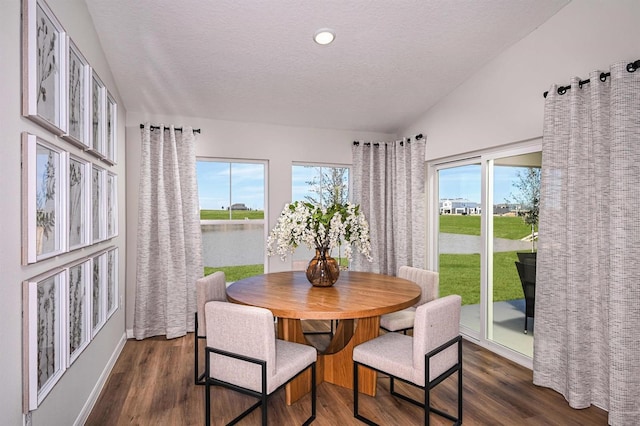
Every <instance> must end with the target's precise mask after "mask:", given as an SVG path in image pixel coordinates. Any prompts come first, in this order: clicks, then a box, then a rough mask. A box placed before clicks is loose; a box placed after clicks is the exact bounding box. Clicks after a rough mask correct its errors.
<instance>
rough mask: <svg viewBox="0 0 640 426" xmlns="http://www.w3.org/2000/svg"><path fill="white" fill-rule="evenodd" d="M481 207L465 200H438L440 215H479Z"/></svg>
mask: <svg viewBox="0 0 640 426" xmlns="http://www.w3.org/2000/svg"><path fill="white" fill-rule="evenodd" d="M480 213H482V205H481V204H480V203H476V202H475V201H469V200H467V199H465V198H443V199H441V200H440V214H463V215H464V214H480Z"/></svg>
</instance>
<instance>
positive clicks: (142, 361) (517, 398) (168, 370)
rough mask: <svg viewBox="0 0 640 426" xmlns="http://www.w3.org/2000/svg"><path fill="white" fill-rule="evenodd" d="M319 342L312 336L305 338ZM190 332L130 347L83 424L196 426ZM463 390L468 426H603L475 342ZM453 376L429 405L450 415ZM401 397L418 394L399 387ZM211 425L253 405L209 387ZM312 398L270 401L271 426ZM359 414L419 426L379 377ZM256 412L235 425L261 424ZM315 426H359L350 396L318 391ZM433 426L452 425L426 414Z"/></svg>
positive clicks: (301, 415) (467, 349) (199, 410)
mask: <svg viewBox="0 0 640 426" xmlns="http://www.w3.org/2000/svg"><path fill="white" fill-rule="evenodd" d="M311 338H313V339H322V338H323V336H312V337H310V339H311ZM193 339H194V336H193V333H190V334H189V335H187V336H186V337H182V338H179V339H173V340H166V339H165V338H164V337H158V338H151V339H146V340H143V341H135V340H129V341H127V342H126V344H125V346H124V349H123V350H122V353H121V355H120V357H119V359H118V361H117V362H116V364H115V366H114V368H113V370H112V372H111V375H110V376H109V379H108V381H107V383H106V385H105V387H104V389H103V391H102V393H101V395H100V397H99V399H98V401H97V402H96V405H95V407H94V408H93V411H92V412H91V414H90V416H89V418H88V419H87V423H86V424H88V425H201V424H204V387H203V386H196V385H194V384H193ZM463 347H464V349H463V385H464V414H463V420H464V424H466V425H576V426H578V425H580V426H584V425H606V424H607V413H606V412H605V411H603V410H601V409H598V408H596V407H591V408H588V409H584V410H574V409H572V408H570V407H569V405H568V404H567V402H566V401H565V400H564V398H563V397H562V396H561V395H560V394H558V393H556V392H554V391H552V390H550V389H546V388H540V387H537V386H534V385H533V384H532V372H531V371H530V370H528V369H526V368H523V367H521V366H519V365H517V364H515V363H512V362H510V361H508V360H506V359H504V358H502V357H499V356H497V355H495V354H493V353H491V352H489V351H487V350H485V349H483V348H481V347H479V346H477V345H475V344H473V343H470V342H467V341H465V342H464V346H463ZM455 386H456V376H455V375H454V376H452V377H450V378H448V379H446V380H445V381H444V382H443V383H441V384H440V385H438V386H437V387H436V388H435V389H434V390H433V391H432V393H431V395H432V405H433V406H435V407H438V408H441V409H444V410H445V411H449V412H452V413H453V414H455V410H456V396H455ZM397 388H399V390H400V391H401V392H405V393H406V394H408V395H410V396H412V397H414V398H418V399H420V398H421V395H420V392H419V391H417V390H416V389H415V388H412V387H410V386H408V385H404V384H399V385H397ZM211 395H212V397H211V400H212V424H214V425H220V424H225V423H226V422H228V421H230V420H231V419H232V418H233V417H234V416H235V415H237V414H239V413H240V412H241V411H243V410H244V408H246V407H248V406H249V405H251V403H252V402H253V401H255V400H254V399H253V398H250V397H248V396H244V395H240V394H238V393H236V392H233V391H229V390H226V389H222V388H219V387H214V388H212V392H211ZM309 401H310V397H309V396H306V397H304V398H303V399H301V400H300V401H298V402H297V403H295V404H293V405H291V406H287V405H286V404H285V402H284V390H279V391H278V392H276V393H275V394H274V395H273V396H272V397H271V398H270V400H269V405H268V411H269V424H272V425H278V426H280V425H298V424H301V423H302V421H304V419H306V418H307V417H308V415H309V410H310V403H309ZM360 401H361V402H360V404H361V412H362V413H363V414H365V415H366V416H367V417H370V418H372V419H373V420H375V421H377V422H379V423H380V424H383V425H415V424H423V422H424V421H423V414H422V412H421V410H420V409H419V408H418V407H415V406H413V405H412V404H409V403H406V402H404V401H402V400H399V399H398V398H395V397H392V396H391V395H390V394H389V379H388V378H385V377H379V379H378V388H377V396H376V397H375V398H371V397H369V396H365V395H361V397H360ZM259 416H260V409H258V410H256V411H255V412H254V413H252V414H251V415H250V416H249V417H247V418H246V419H244V420H243V421H242V422H241V424H246V425H254V424H259V423H260V417H259ZM313 424H314V425H319V426H321V425H327V426H334V425H341V426H346V425H358V424H362V423H360V422H359V421H357V420H356V419H354V418H353V393H352V391H350V390H348V389H344V388H341V387H339V386H335V385H332V384H329V383H322V384H320V385H319V386H318V392H317V415H316V420H315V422H314V423H313ZM431 424H432V425H445V424H450V422H448V421H446V420H445V419H443V418H441V417H439V416H436V415H435V414H432V415H431Z"/></svg>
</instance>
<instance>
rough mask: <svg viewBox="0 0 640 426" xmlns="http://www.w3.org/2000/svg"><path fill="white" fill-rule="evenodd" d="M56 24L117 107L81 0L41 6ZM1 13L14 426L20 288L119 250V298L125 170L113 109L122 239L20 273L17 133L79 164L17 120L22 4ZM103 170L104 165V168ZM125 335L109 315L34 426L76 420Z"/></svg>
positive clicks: (8, 387)
mask: <svg viewBox="0 0 640 426" xmlns="http://www.w3.org/2000/svg"><path fill="white" fill-rule="evenodd" d="M48 4H49V6H50V7H51V8H52V9H53V11H54V13H55V14H56V16H57V17H58V19H59V20H60V21H61V22H62V24H63V26H64V27H65V29H66V30H67V32H68V34H69V35H70V36H71V37H72V38H73V39H74V41H75V42H76V44H77V45H78V47H79V48H80V50H81V51H82V52H83V54H84V55H85V56H86V58H87V59H88V60H89V62H91V64H92V65H93V66H94V67H95V68H96V70H97V72H98V73H99V75H100V77H101V78H102V79H103V81H104V82H105V83H106V85H107V86H108V87H109V89H110V90H111V91H112V93H113V94H114V96H116V99H117V100H118V101H119V95H118V93H117V91H116V90H115V84H114V82H113V78H112V76H111V72H110V70H109V68H108V65H107V62H106V60H105V57H104V54H103V52H102V49H101V47H100V43H99V42H98V39H97V36H96V34H95V32H94V30H93V26H92V21H91V18H90V16H89V13H88V11H87V8H86V5H85V3H84V1H83V0H48ZM0 7H1V12H0V71H1V72H0V93H1V94H2V96H1V101H0V129H1V130H2V139H0V176H1V178H0V179H1V183H0V218H2V220H1V221H0V276H1V277H2V282H1V283H0V321H1V322H2V325H1V326H0V342H1V345H2V347H1V348H0V378H1V380H2V384H1V385H0V423H2V424H3V425H19V424H22V422H23V415H22V322H21V320H22V281H23V280H25V279H29V278H31V277H34V276H36V275H38V274H40V273H43V272H46V271H48V270H50V269H52V268H54V267H56V266H59V265H63V264H66V263H67V262H70V261H72V260H74V259H77V258H80V257H83V256H84V255H87V254H90V253H93V252H95V251H98V250H99V249H100V248H104V247H108V246H110V245H117V246H119V247H120V260H121V262H120V263H121V267H120V274H119V277H120V283H121V284H120V285H121V294H124V278H125V277H124V258H125V254H126V250H125V246H124V236H123V235H124V228H125V226H126V221H125V216H124V212H125V208H124V195H125V188H124V182H125V180H126V179H125V174H124V172H125V168H124V164H125V162H124V154H123V153H124V120H125V115H126V114H125V110H124V108H122V107H121V108H120V110H119V114H118V121H119V123H120V124H119V126H118V129H117V134H118V139H119V141H120V143H119V150H120V153H121V154H120V158H119V160H120V161H119V164H118V165H117V166H115V167H112V168H110V169H111V170H113V171H115V172H116V173H118V175H119V177H120V179H119V188H118V190H119V200H118V201H119V207H120V208H119V214H120V224H121V227H122V228H121V229H122V232H121V234H120V235H121V236H120V237H118V238H115V239H113V240H111V241H110V242H106V243H102V244H100V245H97V246H93V247H91V248H87V249H82V250H79V251H75V252H73V253H69V254H65V255H61V256H58V257H56V258H53V259H48V260H45V261H42V262H39V263H37V264H35V265H29V266H21V263H20V261H21V259H20V247H21V219H20V218H21V209H22V207H21V183H20V182H21V179H20V176H21V174H20V158H21V149H20V145H21V144H20V136H21V133H22V132H23V131H27V132H30V133H32V134H35V135H37V136H40V137H42V138H44V139H46V140H49V141H50V142H53V143H55V144H57V145H58V146H60V147H62V148H64V149H66V150H68V151H70V152H73V153H76V154H78V155H80V156H83V157H85V158H91V157H90V156H88V155H85V154H83V153H80V151H79V150H77V149H76V148H74V147H72V146H71V145H70V144H68V143H66V142H64V141H63V140H61V139H59V138H56V137H53V136H52V135H51V134H50V133H49V132H47V131H46V130H44V129H43V128H42V127H40V126H38V125H37V124H34V123H33V122H31V121H29V120H27V119H26V118H23V117H22V116H21V87H22V83H21V65H20V64H21V50H20V48H21V36H20V32H21V23H20V9H21V2H20V1H17V0H2V2H1V4H0ZM105 165H106V164H105ZM123 333H124V308H122V309H120V310H119V311H118V312H116V313H115V314H114V316H113V317H112V318H111V320H110V321H109V323H107V325H105V327H104V328H103V329H102V330H101V331H100V333H99V334H98V335H97V336H96V339H95V340H94V341H93V342H92V343H91V345H90V346H89V347H88V348H87V349H85V351H84V352H83V353H82V355H81V356H80V357H79V358H78V359H77V360H76V362H75V363H74V364H73V366H72V367H71V368H70V369H69V370H67V372H66V373H65V374H64V375H63V376H62V378H61V379H60V381H59V382H58V384H57V385H56V386H55V388H54V389H53V390H52V391H51V393H50V394H49V395H48V396H47V398H46V399H45V400H44V401H43V403H42V404H41V406H40V407H39V408H38V409H37V410H36V411H34V412H33V413H32V424H33V425H54V424H55V425H70V424H73V422H74V421H76V419H77V418H78V415H79V414H80V413H81V412H82V410H83V405H84V404H85V402H86V401H87V400H88V398H89V397H90V394H91V392H92V391H93V389H94V386H95V385H96V383H97V382H98V381H99V377H100V375H101V374H102V373H103V370H104V368H105V366H106V365H107V364H108V361H109V358H110V357H111V356H112V354H113V353H114V350H116V348H117V347H118V345H119V344H120V343H121V341H122V337H123Z"/></svg>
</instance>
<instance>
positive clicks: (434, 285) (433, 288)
mask: <svg viewBox="0 0 640 426" xmlns="http://www.w3.org/2000/svg"><path fill="white" fill-rule="evenodd" d="M398 277H399V278H404V279H406V280H409V281H413V282H414V283H416V284H418V286H420V290H421V292H422V293H421V295H420V300H419V301H418V302H417V303H416V304H415V305H413V306H411V307H409V308H406V309H403V310H401V311H397V312H392V313H390V314H385V315H382V316H381V317H380V328H382V329H383V330H385V331H402V333H403V334H407V331H408V330H411V328H412V327H413V319H414V316H415V312H416V308H417V307H418V306H420V305H423V304H425V303H427V302H430V301H432V300H434V299H435V298H437V297H438V286H439V283H440V275H439V274H438V273H437V272H434V271H428V270H426V269H421V268H414V267H413V266H401V267H400V269H398Z"/></svg>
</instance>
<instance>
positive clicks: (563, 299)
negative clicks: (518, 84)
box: [533, 62, 640, 425]
mask: <svg viewBox="0 0 640 426" xmlns="http://www.w3.org/2000/svg"><path fill="white" fill-rule="evenodd" d="M626 66H627V63H626V62H625V63H618V64H614V65H613V66H612V67H611V70H610V72H611V75H610V77H607V78H606V80H605V81H602V80H603V79H604V75H602V76H601V73H600V72H593V73H592V74H591V75H590V76H589V79H590V83H587V84H580V82H579V79H578V78H574V79H573V80H572V81H571V88H570V89H569V90H568V91H567V93H566V94H564V95H559V94H557V93H556V91H557V87H555V86H554V87H552V88H551V90H550V91H549V95H548V96H547V99H546V103H545V118H544V138H543V146H542V178H541V197H540V199H541V203H540V224H539V230H540V233H539V246H538V260H537V280H536V281H537V284H536V286H537V288H536V312H535V342H534V359H533V367H534V374H533V381H534V383H535V384H537V385H541V386H546V387H550V388H552V389H555V390H556V391H558V392H560V393H561V394H563V395H564V396H565V398H566V399H567V401H568V402H569V405H570V406H571V407H574V408H585V407H588V406H589V405H591V404H593V405H596V406H598V407H601V408H603V409H606V410H608V411H609V424H613V425H623V424H624V425H631V424H634V425H637V424H640V262H639V259H640V208H639V205H638V200H639V199H640V71H638V72H628V71H627V69H626ZM601 77H602V78H601Z"/></svg>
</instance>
